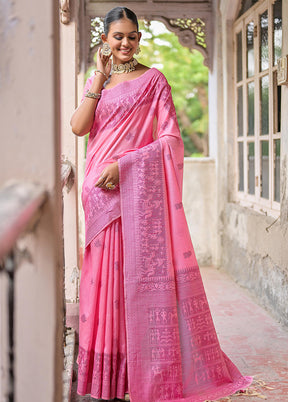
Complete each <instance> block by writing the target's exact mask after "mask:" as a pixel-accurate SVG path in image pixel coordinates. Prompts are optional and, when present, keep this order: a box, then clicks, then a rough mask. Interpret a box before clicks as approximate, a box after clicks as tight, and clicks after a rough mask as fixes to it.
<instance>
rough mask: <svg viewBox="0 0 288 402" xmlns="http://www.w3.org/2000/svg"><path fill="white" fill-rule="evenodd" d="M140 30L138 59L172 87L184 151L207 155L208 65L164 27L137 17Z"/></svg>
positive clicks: (189, 153)
mask: <svg viewBox="0 0 288 402" xmlns="http://www.w3.org/2000/svg"><path fill="white" fill-rule="evenodd" d="M163 27H164V26H163ZM140 30H141V31H142V33H143V40H141V49H142V53H141V56H140V58H139V61H140V62H141V63H143V64H145V65H147V66H149V67H152V66H154V67H157V68H158V69H159V70H160V71H162V72H163V74H164V75H165V76H166V78H167V80H168V82H169V84H170V85H171V87H172V96H173V101H174V104H175V108H176V113H177V117H178V121H179V126H180V130H181V135H182V138H183V141H184V146H185V155H186V156H190V155H191V154H195V153H196V154H199V153H200V154H202V155H204V156H207V155H208V153H209V149H208V69H207V67H205V66H204V65H203V56H202V54H201V53H200V52H198V51H195V50H193V51H191V50H189V49H188V48H185V47H183V46H181V45H180V43H179V41H178V38H177V36H176V35H175V34H174V33H172V32H169V31H168V30H167V29H166V28H163V30H162V32H160V33H159V32H158V33H157V32H155V29H153V26H152V24H151V25H150V24H147V23H145V22H142V21H141V22H140Z"/></svg>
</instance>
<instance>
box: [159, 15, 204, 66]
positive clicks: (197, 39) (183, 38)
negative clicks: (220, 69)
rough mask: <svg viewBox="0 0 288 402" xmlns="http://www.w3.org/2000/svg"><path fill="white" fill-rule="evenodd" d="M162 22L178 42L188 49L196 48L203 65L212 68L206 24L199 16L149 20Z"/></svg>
mask: <svg viewBox="0 0 288 402" xmlns="http://www.w3.org/2000/svg"><path fill="white" fill-rule="evenodd" d="M152 19H154V20H158V21H160V22H163V24H164V25H165V26H166V28H167V29H168V30H169V31H171V32H173V33H174V34H175V35H176V36H177V37H178V40H179V43H180V44H181V45H182V46H184V47H187V48H189V49H195V50H198V51H199V52H200V53H201V54H202V55H203V57H204V65H205V66H207V67H208V68H209V69H211V70H212V63H211V58H210V55H209V53H208V43H207V39H208V38H207V34H206V24H205V21H204V20H203V19H200V18H175V19H168V18H166V17H161V16H159V17H156V18H151V20H152Z"/></svg>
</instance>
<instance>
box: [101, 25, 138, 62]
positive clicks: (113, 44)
mask: <svg viewBox="0 0 288 402" xmlns="http://www.w3.org/2000/svg"><path fill="white" fill-rule="evenodd" d="M140 38H141V33H140V32H137V26H136V25H135V24H134V23H133V22H132V21H131V20H129V19H127V18H122V19H121V20H118V21H114V22H112V23H111V24H110V29H109V32H108V35H107V37H106V36H105V35H103V36H102V39H103V41H104V42H108V44H109V46H110V48H111V51H112V55H113V62H114V63H116V64H120V63H127V62H128V61H130V60H131V59H132V57H133V55H134V53H135V52H136V49H137V47H138V44H139V41H140Z"/></svg>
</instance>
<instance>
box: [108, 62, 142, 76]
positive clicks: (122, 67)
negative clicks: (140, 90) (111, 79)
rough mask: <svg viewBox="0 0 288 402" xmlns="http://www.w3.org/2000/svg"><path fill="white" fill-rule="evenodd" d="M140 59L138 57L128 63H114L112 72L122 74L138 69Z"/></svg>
mask: <svg viewBox="0 0 288 402" xmlns="http://www.w3.org/2000/svg"><path fill="white" fill-rule="evenodd" d="M137 64H138V61H137V60H136V59H132V60H131V61H129V62H128V63H125V64H118V65H117V64H113V65H112V70H111V74H122V73H130V72H131V71H134V70H136V66H137Z"/></svg>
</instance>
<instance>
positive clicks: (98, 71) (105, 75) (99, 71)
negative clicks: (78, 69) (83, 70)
mask: <svg viewBox="0 0 288 402" xmlns="http://www.w3.org/2000/svg"><path fill="white" fill-rule="evenodd" d="M96 73H101V74H103V75H104V77H105V78H106V80H108V77H107V74H105V73H103V71H101V70H95V72H94V74H96Z"/></svg>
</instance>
